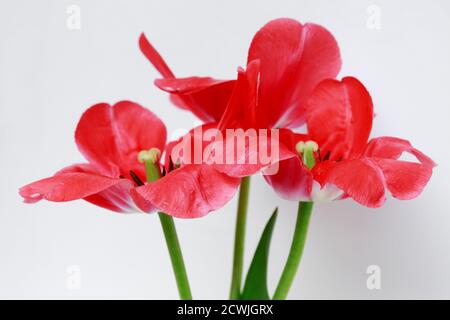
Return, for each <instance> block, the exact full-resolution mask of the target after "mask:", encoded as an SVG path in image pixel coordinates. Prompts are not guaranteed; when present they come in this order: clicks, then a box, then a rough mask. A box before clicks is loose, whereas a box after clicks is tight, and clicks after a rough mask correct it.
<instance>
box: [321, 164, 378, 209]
mask: <svg viewBox="0 0 450 320" xmlns="http://www.w3.org/2000/svg"><path fill="white" fill-rule="evenodd" d="M313 174H314V176H315V178H316V179H317V180H318V181H319V182H320V184H321V185H322V187H323V186H325V185H326V184H334V185H335V186H337V187H338V188H339V189H341V190H342V191H344V192H345V194H346V195H348V196H350V197H351V198H353V199H354V200H355V201H356V202H358V203H360V204H362V205H364V206H367V207H371V208H375V207H380V206H381V205H382V204H383V203H384V201H385V200H386V197H385V192H384V188H385V185H384V176H383V172H382V171H381V169H380V168H379V167H378V166H377V165H376V164H375V163H373V162H372V161H370V160H369V159H356V160H343V161H340V162H335V163H332V162H331V161H325V162H321V163H318V164H317V165H316V166H315V167H314V169H313Z"/></svg>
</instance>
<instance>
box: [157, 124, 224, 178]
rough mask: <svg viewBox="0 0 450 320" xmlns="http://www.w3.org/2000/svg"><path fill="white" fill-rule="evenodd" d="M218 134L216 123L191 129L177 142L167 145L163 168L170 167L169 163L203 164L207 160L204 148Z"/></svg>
mask: <svg viewBox="0 0 450 320" xmlns="http://www.w3.org/2000/svg"><path fill="white" fill-rule="evenodd" d="M216 134H220V131H219V130H218V129H217V123H207V124H203V125H200V126H197V127H195V128H193V129H191V130H190V131H189V132H188V133H187V134H185V135H184V136H182V137H180V138H179V139H178V140H175V141H171V142H169V143H168V144H167V146H166V150H165V159H164V167H165V169H166V170H168V169H169V167H170V161H172V164H175V165H186V164H203V163H206V161H207V160H208V159H207V157H206V158H205V155H204V152H205V148H206V147H207V146H208V145H210V144H211V143H212V142H213V141H215V140H214V136H215V135H216Z"/></svg>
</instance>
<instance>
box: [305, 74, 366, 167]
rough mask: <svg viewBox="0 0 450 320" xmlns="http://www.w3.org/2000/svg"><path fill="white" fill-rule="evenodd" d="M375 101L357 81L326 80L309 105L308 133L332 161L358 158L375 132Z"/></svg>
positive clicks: (318, 88) (345, 79)
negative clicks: (373, 125)
mask: <svg viewBox="0 0 450 320" xmlns="http://www.w3.org/2000/svg"><path fill="white" fill-rule="evenodd" d="M372 119H373V105H372V99H371V98H370V95H369V93H368V92H367V90H366V89H365V88H364V86H363V85H362V84H361V83H360V82H359V81H358V80H357V79H355V78H344V79H343V80H342V81H341V82H339V81H336V80H325V81H323V82H321V83H320V84H319V85H318V86H317V88H316V89H315V90H314V92H313V94H312V95H311V98H310V100H309V101H308V104H307V124H308V132H309V134H310V136H311V137H312V139H313V140H314V141H316V142H317V143H318V144H319V148H320V152H321V154H323V155H326V154H327V153H328V152H329V153H330V159H331V160H337V159H340V158H343V159H346V158H349V156H350V155H354V156H359V155H360V154H361V153H362V151H363V149H364V147H365V146H366V143H367V139H368V138H369V135H370V131H371V129H372Z"/></svg>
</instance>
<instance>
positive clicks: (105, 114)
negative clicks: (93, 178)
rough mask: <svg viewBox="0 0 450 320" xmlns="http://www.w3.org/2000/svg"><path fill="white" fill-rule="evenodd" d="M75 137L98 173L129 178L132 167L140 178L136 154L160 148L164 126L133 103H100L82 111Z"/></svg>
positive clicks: (140, 165) (140, 167)
mask: <svg viewBox="0 0 450 320" xmlns="http://www.w3.org/2000/svg"><path fill="white" fill-rule="evenodd" d="M75 140H76V142H77V145H78V148H79V149H80V151H81V153H83V155H84V156H85V157H86V159H87V160H89V162H91V163H93V164H94V165H95V166H96V167H98V168H99V169H100V171H101V173H102V174H105V175H108V176H111V177H114V178H117V177H119V176H120V175H121V176H123V177H129V172H130V170H133V171H134V172H135V173H136V174H138V175H139V176H140V177H141V178H143V177H145V174H144V169H143V165H142V164H141V163H139V162H138V160H137V154H138V153H139V151H141V150H148V149H150V148H153V147H154V148H158V149H160V150H161V151H162V150H163V148H164V144H165V141H166V128H165V126H164V124H163V123H162V122H161V120H160V119H159V118H158V117H157V116H156V115H155V114H153V113H152V112H151V111H149V110H147V109H145V108H143V107H141V106H140V105H138V104H136V103H133V102H130V101H121V102H119V103H117V104H115V105H114V106H110V105H108V104H106V103H101V104H97V105H94V106H92V107H91V108H89V109H88V110H87V111H86V112H85V113H84V114H83V116H82V117H81V119H80V121H79V123H78V126H77V129H76V132H75Z"/></svg>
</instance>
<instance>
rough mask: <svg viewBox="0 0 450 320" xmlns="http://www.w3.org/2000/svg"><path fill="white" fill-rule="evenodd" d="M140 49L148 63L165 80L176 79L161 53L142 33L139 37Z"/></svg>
mask: <svg viewBox="0 0 450 320" xmlns="http://www.w3.org/2000/svg"><path fill="white" fill-rule="evenodd" d="M139 48H140V49H141V51H142V53H143V54H144V56H145V57H146V58H147V59H148V61H150V63H151V64H152V65H153V66H154V67H155V69H156V70H158V72H159V73H160V74H161V75H162V76H163V77H164V78H173V77H175V76H174V74H173V72H172V70H170V68H169V66H168V65H167V64H166V62H165V61H164V59H163V58H162V57H161V55H160V54H159V52H158V51H156V49H155V48H154V47H153V46H152V45H151V43H150V42H149V41H148V39H147V37H146V36H145V34H144V33H142V34H141V36H140V37H139Z"/></svg>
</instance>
